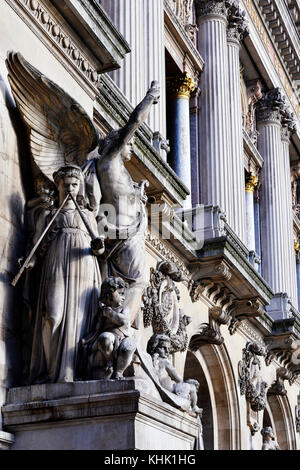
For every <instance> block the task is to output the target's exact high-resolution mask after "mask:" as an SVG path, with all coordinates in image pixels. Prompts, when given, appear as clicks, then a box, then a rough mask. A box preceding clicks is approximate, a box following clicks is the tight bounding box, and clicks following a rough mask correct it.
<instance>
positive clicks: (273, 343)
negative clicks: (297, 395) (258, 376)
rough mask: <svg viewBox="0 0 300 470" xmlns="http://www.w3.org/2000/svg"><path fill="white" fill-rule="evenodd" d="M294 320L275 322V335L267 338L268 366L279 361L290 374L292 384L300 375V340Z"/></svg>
mask: <svg viewBox="0 0 300 470" xmlns="http://www.w3.org/2000/svg"><path fill="white" fill-rule="evenodd" d="M294 323H295V319H294V318H287V319H285V320H281V321H277V322H275V326H274V333H273V334H272V335H269V336H266V337H265V342H266V344H267V355H266V358H265V360H266V364H267V365H270V364H271V362H272V360H273V359H277V360H278V361H279V362H280V363H281V365H282V366H283V368H285V369H286V370H287V371H288V372H289V374H290V375H289V377H288V378H286V379H285V380H289V383H290V384H292V383H293V382H294V381H295V380H296V378H297V377H298V376H299V375H300V340H299V339H298V335H297V333H296V332H295V331H294Z"/></svg>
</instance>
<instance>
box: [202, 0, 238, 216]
mask: <svg viewBox="0 0 300 470" xmlns="http://www.w3.org/2000/svg"><path fill="white" fill-rule="evenodd" d="M226 12H227V9H226V7H225V2H219V1H217V2H214V1H211V2H201V4H199V5H198V9H197V16H198V18H197V23H198V28H199V34H198V38H199V42H198V49H199V51H200V54H201V56H202V57H203V59H204V63H205V67H204V70H203V72H202V74H201V77H200V89H201V96H200V111H199V117H200V119H199V134H200V142H199V150H200V151H199V158H200V192H201V203H202V204H205V205H214V206H215V205H217V206H219V207H220V208H221V209H222V210H223V211H225V212H226V214H227V218H228V221H229V222H231V213H230V204H229V194H230V173H231V169H230V168H229V152H230V147H229V143H230V139H229V94H228V54H227V37H226V34H227V33H226V28H227V19H226Z"/></svg>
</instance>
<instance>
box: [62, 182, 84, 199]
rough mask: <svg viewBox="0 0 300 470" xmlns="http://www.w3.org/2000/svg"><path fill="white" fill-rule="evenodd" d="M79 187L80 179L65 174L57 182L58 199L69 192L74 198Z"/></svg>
mask: <svg viewBox="0 0 300 470" xmlns="http://www.w3.org/2000/svg"><path fill="white" fill-rule="evenodd" d="M79 189H80V181H79V179H78V178H75V177H74V176H65V177H64V178H61V179H60V180H59V183H58V191H59V196H60V199H62V200H63V199H64V198H65V197H66V196H67V194H69V193H71V194H72V196H73V197H74V198H76V196H77V195H78V192H79Z"/></svg>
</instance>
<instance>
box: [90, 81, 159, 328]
mask: <svg viewBox="0 0 300 470" xmlns="http://www.w3.org/2000/svg"><path fill="white" fill-rule="evenodd" d="M159 96H160V88H159V85H158V82H152V84H151V88H150V89H149V90H148V92H147V94H146V96H145V98H144V99H143V100H142V101H141V103H140V104H139V105H138V106H137V107H136V108H135V110H134V111H133V113H132V114H131V116H130V118H129V120H128V122H127V124H126V125H125V126H124V127H122V128H121V129H118V130H113V131H111V132H110V133H109V134H108V135H107V136H106V137H105V139H103V140H102V141H101V142H100V145H99V158H98V159H96V160H95V165H96V171H97V176H98V180H99V184H100V188H101V196H102V197H101V206H100V212H99V214H98V215H99V217H98V220H99V231H100V232H101V231H102V230H104V232H106V233H107V238H106V242H105V245H106V253H105V257H106V260H107V263H108V275H109V276H115V277H122V278H123V279H124V280H125V281H126V282H127V283H128V284H129V289H127V291H126V298H125V302H124V308H126V309H128V310H129V311H130V315H131V322H132V323H134V322H135V320H136V317H137V314H138V312H139V309H140V304H141V297H142V293H143V290H144V288H145V286H146V284H147V280H148V279H147V278H148V276H147V272H146V253H145V241H144V236H145V230H146V228H147V217H146V212H145V207H144V201H143V194H142V193H143V191H142V190H141V187H139V185H137V183H135V182H134V181H133V180H132V178H131V176H130V174H129V172H128V171H127V169H126V167H125V164H124V163H125V162H126V161H127V160H129V159H130V154H131V152H132V142H131V140H132V138H133V136H134V133H135V131H136V130H137V129H138V128H139V127H140V126H141V124H142V123H143V122H144V121H145V120H146V119H147V117H148V115H149V113H150V109H151V106H152V105H153V104H156V103H157V102H158V100H159ZM109 207H113V208H114V209H115V211H114V210H110V209H109ZM101 208H102V209H101Z"/></svg>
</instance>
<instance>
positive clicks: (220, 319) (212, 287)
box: [190, 261, 264, 348]
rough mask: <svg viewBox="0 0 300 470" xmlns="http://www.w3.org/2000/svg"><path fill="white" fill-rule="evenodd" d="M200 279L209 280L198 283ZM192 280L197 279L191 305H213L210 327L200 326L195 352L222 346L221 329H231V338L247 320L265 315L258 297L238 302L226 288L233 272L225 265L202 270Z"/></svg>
mask: <svg viewBox="0 0 300 470" xmlns="http://www.w3.org/2000/svg"><path fill="white" fill-rule="evenodd" d="M192 275H193V274H192ZM199 275H200V276H201V275H202V276H207V277H204V278H200V279H199ZM193 276H194V277H196V276H197V277H198V279H197V280H192V281H191V283H190V296H191V299H192V301H193V302H197V301H198V300H200V299H201V298H202V299H205V300H206V301H208V302H209V303H210V304H211V308H210V310H209V320H208V323H203V324H201V325H200V327H199V331H198V333H197V334H196V335H194V337H193V339H192V345H193V348H196V346H197V347H200V346H201V345H202V344H203V343H204V342H208V343H212V344H222V343H223V342H224V338H223V337H222V335H221V332H220V326H221V325H228V328H229V332H230V334H231V335H232V334H234V333H235V331H236V330H237V328H238V326H239V325H240V324H241V322H242V321H243V320H244V319H246V318H253V317H257V316H260V315H262V314H263V313H264V308H263V303H262V301H261V300H260V299H259V298H258V297H255V298H248V299H238V298H237V295H236V293H234V292H233V291H232V289H231V288H230V286H229V287H227V286H228V284H229V282H228V281H230V279H231V276H232V271H231V269H230V267H229V266H228V265H227V264H226V263H225V262H224V261H221V262H219V263H218V264H215V265H214V266H211V265H210V266H206V267H204V268H203V269H202V268H201V270H199V272H198V273H197V275H196V273H194V275H193Z"/></svg>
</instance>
